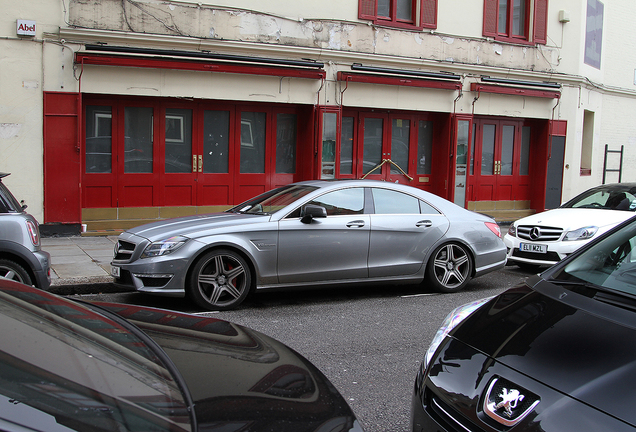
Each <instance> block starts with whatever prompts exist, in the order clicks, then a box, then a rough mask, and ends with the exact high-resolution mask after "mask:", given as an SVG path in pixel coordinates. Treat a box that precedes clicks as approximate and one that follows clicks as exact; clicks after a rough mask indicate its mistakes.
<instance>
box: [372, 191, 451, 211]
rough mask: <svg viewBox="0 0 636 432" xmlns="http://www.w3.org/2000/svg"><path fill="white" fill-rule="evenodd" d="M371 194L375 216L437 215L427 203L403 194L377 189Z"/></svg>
mask: <svg viewBox="0 0 636 432" xmlns="http://www.w3.org/2000/svg"><path fill="white" fill-rule="evenodd" d="M372 193H373V204H374V206H375V213H376V214H418V213H422V214H439V212H438V211H437V210H436V209H435V208H434V207H433V206H431V205H430V204H428V203H427V202H425V201H422V200H420V199H417V198H415V197H413V196H411V195H408V194H405V193H401V192H396V191H392V190H388V189H379V188H373V189H372Z"/></svg>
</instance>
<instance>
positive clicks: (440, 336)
mask: <svg viewBox="0 0 636 432" xmlns="http://www.w3.org/2000/svg"><path fill="white" fill-rule="evenodd" d="M492 298H493V297H487V298H484V299H481V300H476V301H474V302H471V303H468V304H465V305H463V306H459V307H458V308H455V309H453V311H451V313H449V314H448V316H447V317H446V319H444V322H443V323H442V326H441V327H440V328H439V330H437V334H435V337H434V338H433V341H432V342H431V345H430V346H429V347H428V350H427V351H426V356H425V357H424V363H423V364H422V370H423V371H424V370H426V369H428V365H429V363H430V361H431V360H432V359H433V355H435V351H437V348H438V347H439V345H440V344H441V343H442V341H443V340H444V338H446V336H448V334H449V333H450V332H451V330H453V329H454V328H455V327H457V326H458V325H459V323H461V322H462V321H464V320H465V319H466V318H468V317H469V316H470V314H472V313H473V312H475V311H476V310H477V309H479V308H480V307H481V306H482V305H484V304H485V303H487V302H488V301H490V300H491V299H492Z"/></svg>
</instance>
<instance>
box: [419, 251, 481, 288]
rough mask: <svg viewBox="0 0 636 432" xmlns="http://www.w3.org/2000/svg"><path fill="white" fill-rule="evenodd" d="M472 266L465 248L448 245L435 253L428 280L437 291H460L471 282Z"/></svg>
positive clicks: (429, 265) (428, 270) (429, 266)
mask: <svg viewBox="0 0 636 432" xmlns="http://www.w3.org/2000/svg"><path fill="white" fill-rule="evenodd" d="M472 265H473V264H472V261H471V257H470V253H469V252H468V249H467V248H466V247H465V246H462V245H459V244H455V243H448V244H445V245H442V246H440V247H438V248H437V249H436V250H435V252H434V253H433V255H432V257H431V260H430V261H429V263H428V267H427V270H426V280H427V282H428V283H430V284H431V285H432V286H433V288H434V289H435V290H436V291H441V292H455V291H459V290H461V289H462V288H464V287H465V286H466V284H467V283H468V281H469V280H470V278H471V275H472Z"/></svg>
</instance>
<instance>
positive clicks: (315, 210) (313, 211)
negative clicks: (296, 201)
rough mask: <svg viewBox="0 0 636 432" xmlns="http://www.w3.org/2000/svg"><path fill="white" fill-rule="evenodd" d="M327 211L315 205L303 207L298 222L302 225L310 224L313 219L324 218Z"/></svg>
mask: <svg viewBox="0 0 636 432" xmlns="http://www.w3.org/2000/svg"><path fill="white" fill-rule="evenodd" d="M326 217H327V209H325V208H324V207H321V206H319V205H315V204H307V205H306V206H305V207H303V216H302V218H300V221H301V222H302V223H304V224H310V223H311V221H312V220H314V218H326Z"/></svg>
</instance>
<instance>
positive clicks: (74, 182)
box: [44, 92, 82, 223]
mask: <svg viewBox="0 0 636 432" xmlns="http://www.w3.org/2000/svg"><path fill="white" fill-rule="evenodd" d="M79 98H80V95H79V93H63V92H44V222H46V223H49V222H59V223H80V222H81V219H82V216H81V204H80V182H81V180H80V173H81V168H80V144H79V128H78V118H79V116H78V111H79V106H78V105H79Z"/></svg>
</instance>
